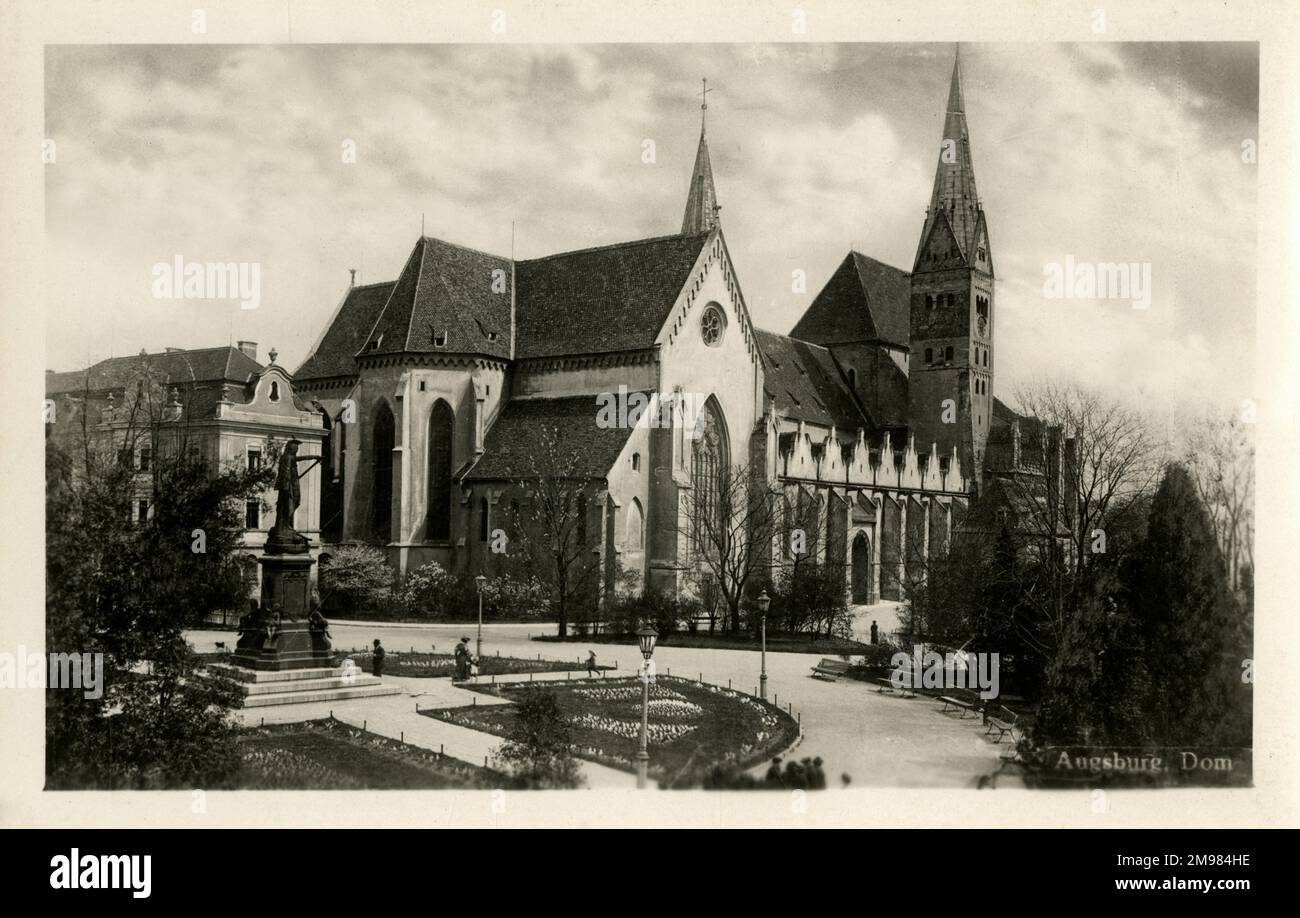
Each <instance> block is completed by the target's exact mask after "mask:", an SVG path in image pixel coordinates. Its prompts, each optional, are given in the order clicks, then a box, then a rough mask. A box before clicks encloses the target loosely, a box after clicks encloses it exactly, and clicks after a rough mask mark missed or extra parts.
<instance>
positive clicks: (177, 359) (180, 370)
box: [45, 347, 264, 395]
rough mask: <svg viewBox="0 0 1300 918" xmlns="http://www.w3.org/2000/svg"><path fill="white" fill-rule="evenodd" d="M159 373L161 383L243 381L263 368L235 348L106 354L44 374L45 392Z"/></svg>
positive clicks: (95, 387)
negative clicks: (75, 367)
mask: <svg viewBox="0 0 1300 918" xmlns="http://www.w3.org/2000/svg"><path fill="white" fill-rule="evenodd" d="M146 366H148V367H150V368H152V369H153V370H155V371H156V372H159V373H160V374H161V376H162V381H163V382H164V383H174V384H181V383H191V382H214V381H225V382H236V383H240V384H243V383H245V382H247V381H248V378H249V377H250V376H253V375H255V374H258V373H261V372H262V370H263V369H264V367H263V366H262V364H260V363H258V362H257V361H256V360H254V359H253V358H252V357H249V356H248V355H247V354H245V353H244V352H243V351H241V350H240V349H239V348H237V347H209V348H197V349H194V350H173V351H163V352H162V353H158V354H135V355H132V356H130V357H109V358H107V359H106V360H101V361H99V363H96V364H93V365H92V366H90V367H89V368H88V369H85V370H72V371H70V372H65V373H46V374H45V393H46V394H47V395H57V394H61V393H65V392H79V391H82V390H84V389H85V388H87V386H88V387H89V389H90V390H91V391H92V392H102V391H104V390H107V389H120V388H122V387H123V386H125V385H126V384H127V383H129V382H131V381H132V380H133V379H135V377H136V375H137V374H138V373H139V372H140V371H141V369H143V368H144V367H146Z"/></svg>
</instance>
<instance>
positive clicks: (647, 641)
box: [636, 627, 659, 790]
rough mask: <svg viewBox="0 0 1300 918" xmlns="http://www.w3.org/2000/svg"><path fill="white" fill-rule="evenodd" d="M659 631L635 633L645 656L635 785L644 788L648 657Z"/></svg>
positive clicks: (646, 629)
mask: <svg viewBox="0 0 1300 918" xmlns="http://www.w3.org/2000/svg"><path fill="white" fill-rule="evenodd" d="M658 637H659V633H658V632H657V631H655V630H654V629H653V628H650V627H646V628H642V629H641V630H640V631H638V632H637V633H636V642H637V644H638V645H640V647H641V656H643V657H645V666H644V667H643V668H642V670H641V748H640V750H638V751H637V754H636V786H637V789H638V790H644V789H645V785H646V777H647V774H648V773H649V771H650V752H649V750H648V749H647V748H646V745H647V734H648V733H649V724H650V658H651V657H652V656H654V652H655V641H656V640H657V639H658Z"/></svg>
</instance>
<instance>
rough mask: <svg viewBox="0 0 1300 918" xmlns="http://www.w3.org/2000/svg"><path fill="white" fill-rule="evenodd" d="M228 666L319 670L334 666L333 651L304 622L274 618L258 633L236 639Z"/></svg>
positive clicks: (323, 634)
mask: <svg viewBox="0 0 1300 918" xmlns="http://www.w3.org/2000/svg"><path fill="white" fill-rule="evenodd" d="M230 662H231V663H233V664H234V665H235V666H242V667H244V668H245V669H256V670H286V669H321V668H329V667H332V666H333V665H334V651H333V648H332V647H331V646H330V640H329V638H327V637H326V636H325V632H324V631H323V630H318V629H315V628H313V627H312V626H311V625H310V624H308V623H307V622H294V621H288V622H286V621H281V622H280V623H279V625H278V626H277V625H276V624H275V623H274V618H272V620H271V621H270V622H268V623H266V624H265V625H264V626H263V627H262V628H261V629H260V630H253V631H246V632H244V634H242V635H240V638H239V643H238V644H236V645H235V652H234V653H233V654H231V657H230Z"/></svg>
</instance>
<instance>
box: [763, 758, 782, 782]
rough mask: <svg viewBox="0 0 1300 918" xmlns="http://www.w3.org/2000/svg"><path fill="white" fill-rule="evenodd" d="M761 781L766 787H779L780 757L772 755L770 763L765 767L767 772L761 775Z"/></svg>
mask: <svg viewBox="0 0 1300 918" xmlns="http://www.w3.org/2000/svg"><path fill="white" fill-rule="evenodd" d="M763 783H765V784H766V785H767V786H768V787H781V757H780V756H779V755H778V756H773V757H772V764H771V765H769V766H768V767H767V774H766V775H765V776H764V777H763Z"/></svg>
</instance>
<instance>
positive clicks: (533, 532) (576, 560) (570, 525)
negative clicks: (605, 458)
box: [511, 427, 603, 637]
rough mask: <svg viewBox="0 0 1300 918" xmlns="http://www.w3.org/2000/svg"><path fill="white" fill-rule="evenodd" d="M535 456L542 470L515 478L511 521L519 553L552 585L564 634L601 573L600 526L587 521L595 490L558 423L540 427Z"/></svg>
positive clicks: (579, 456)
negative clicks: (519, 495) (597, 536)
mask: <svg viewBox="0 0 1300 918" xmlns="http://www.w3.org/2000/svg"><path fill="white" fill-rule="evenodd" d="M534 459H535V467H536V468H538V469H542V470H543V471H542V472H540V473H539V474H537V475H535V476H528V477H519V478H517V479H515V480H514V481H513V482H512V484H513V485H514V486H515V487H516V488H518V489H519V490H520V491H521V492H522V496H523V498H524V499H523V501H522V502H520V503H519V504H518V505H517V506H516V507H515V509H513V510H512V511H511V514H512V516H513V519H512V520H511V522H512V524H513V527H514V530H515V540H516V541H517V542H518V543H519V544H520V547H521V549H522V551H521V553H520V555H518V558H519V559H521V560H522V561H523V563H524V566H525V567H527V568H528V569H529V570H530V571H531V572H532V573H533V574H535V575H536V576H537V578H538V579H539V580H541V582H542V583H543V584H544V585H545V586H546V587H547V588H548V590H549V592H550V594H551V601H552V604H553V607H554V610H555V613H556V618H557V620H558V634H559V636H560V637H565V636H566V635H567V634H568V627H569V613H570V611H571V609H572V608H573V606H574V604H575V603H579V602H581V601H583V600H584V599H591V600H592V603H593V604H594V598H593V594H594V593H595V588H596V586H597V582H598V579H599V574H600V564H599V560H598V553H597V548H598V546H597V545H596V543H595V540H594V539H593V538H592V537H593V535H594V534H595V533H594V532H593V531H592V530H593V529H595V528H596V527H593V526H591V525H589V523H590V521H591V509H592V500H593V498H594V494H595V491H594V489H593V488H592V479H591V477H590V476H589V475H587V474H585V473H584V472H583V471H582V470H583V469H584V468H585V467H586V462H585V460H584V457H583V455H582V453H581V451H580V450H579V449H578V448H577V447H575V446H568V445H566V444H565V443H564V442H562V438H561V436H560V433H559V430H558V429H556V428H551V427H543V428H542V429H541V431H540V436H539V439H538V443H537V448H536V451H535V453H534ZM601 509H602V512H603V508H601Z"/></svg>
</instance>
